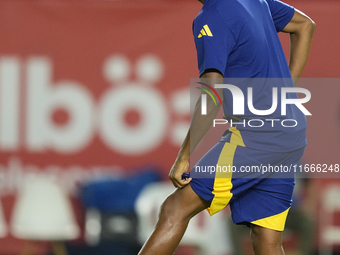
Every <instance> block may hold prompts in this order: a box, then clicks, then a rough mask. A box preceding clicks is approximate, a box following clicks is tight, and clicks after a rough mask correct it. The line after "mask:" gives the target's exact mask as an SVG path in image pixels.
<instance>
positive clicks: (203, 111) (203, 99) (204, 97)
mask: <svg viewBox="0 0 340 255" xmlns="http://www.w3.org/2000/svg"><path fill="white" fill-rule="evenodd" d="M197 83H198V84H201V85H203V86H206V87H207V88H209V89H210V90H211V91H212V92H214V93H215V95H216V96H217V98H218V100H219V101H220V104H221V105H222V100H221V98H220V96H219V95H218V93H217V91H216V90H215V89H214V88H213V87H211V86H210V85H208V84H205V83H203V82H197ZM197 88H198V89H200V90H202V91H204V92H205V93H207V94H208V95H209V96H210V97H211V98H212V100H213V101H214V103H215V105H216V106H217V102H216V100H215V98H214V96H213V95H212V94H211V93H210V91H209V90H207V89H205V88H200V87H197ZM201 114H202V115H207V95H206V94H202V95H201Z"/></svg>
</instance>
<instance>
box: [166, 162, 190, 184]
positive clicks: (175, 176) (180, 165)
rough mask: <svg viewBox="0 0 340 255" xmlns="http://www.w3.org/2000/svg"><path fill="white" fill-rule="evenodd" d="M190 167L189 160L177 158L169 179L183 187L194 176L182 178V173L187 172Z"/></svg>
mask: <svg viewBox="0 0 340 255" xmlns="http://www.w3.org/2000/svg"><path fill="white" fill-rule="evenodd" d="M188 169H189V162H188V161H187V160H183V161H181V160H179V159H177V160H176V161H175V163H174V164H173V166H172V168H171V170H170V173H169V179H170V180H171V181H172V183H173V184H174V186H175V187H177V188H180V189H181V188H183V187H184V186H186V185H188V184H189V182H190V181H191V180H192V178H185V179H182V175H183V174H184V173H186V172H187V171H188Z"/></svg>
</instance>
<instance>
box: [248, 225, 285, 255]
mask: <svg viewBox="0 0 340 255" xmlns="http://www.w3.org/2000/svg"><path fill="white" fill-rule="evenodd" d="M251 241H252V245H253V249H254V252H255V254H256V255H284V251H283V248H282V231H277V230H273V229H268V228H264V227H261V226H257V225H254V224H252V225H251Z"/></svg>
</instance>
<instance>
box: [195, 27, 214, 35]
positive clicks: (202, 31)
mask: <svg viewBox="0 0 340 255" xmlns="http://www.w3.org/2000/svg"><path fill="white" fill-rule="evenodd" d="M202 36H211V37H212V36H213V35H212V33H211V31H210V29H209V27H208V25H204V26H203V28H202V30H201V33H200V34H199V35H198V38H201V37H202Z"/></svg>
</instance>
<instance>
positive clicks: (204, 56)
mask: <svg viewBox="0 0 340 255" xmlns="http://www.w3.org/2000/svg"><path fill="white" fill-rule="evenodd" d="M193 34H194V38H195V44H196V50H197V61H198V69H199V74H200V76H201V75H203V74H204V73H205V71H206V70H208V69H216V70H218V71H219V72H220V73H221V74H222V75H224V73H225V69H226V65H227V61H228V55H229V54H230V52H231V51H232V49H233V47H234V45H235V39H234V37H233V34H232V33H231V31H230V29H229V28H228V26H227V25H226V24H225V22H224V21H223V20H222V19H221V18H220V17H219V16H218V15H210V18H209V19H203V18H200V19H199V20H195V21H194V23H193Z"/></svg>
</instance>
